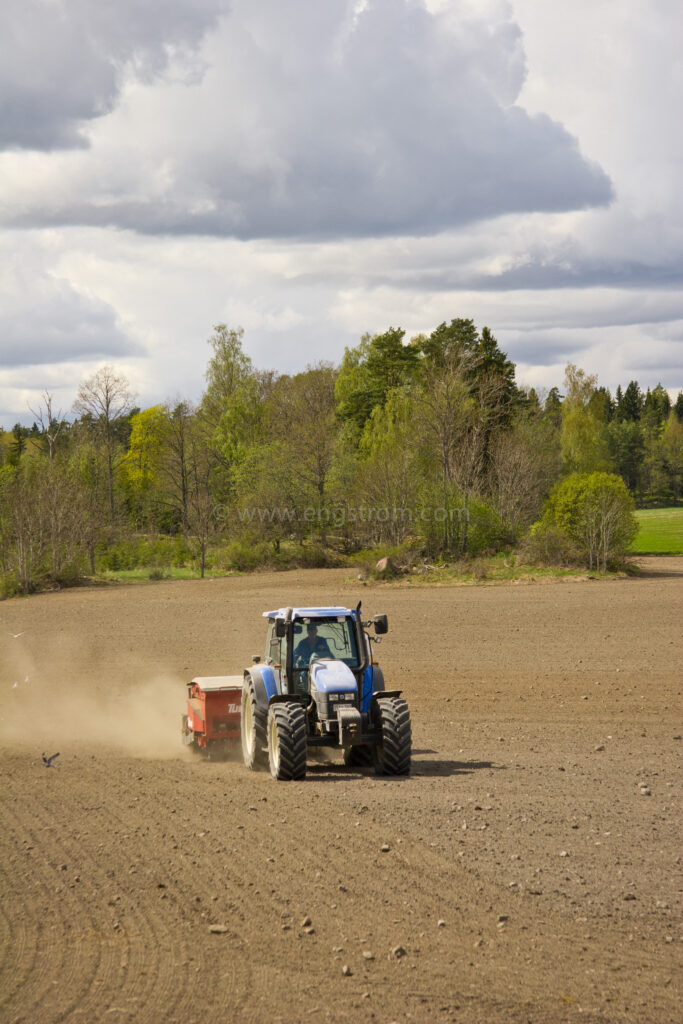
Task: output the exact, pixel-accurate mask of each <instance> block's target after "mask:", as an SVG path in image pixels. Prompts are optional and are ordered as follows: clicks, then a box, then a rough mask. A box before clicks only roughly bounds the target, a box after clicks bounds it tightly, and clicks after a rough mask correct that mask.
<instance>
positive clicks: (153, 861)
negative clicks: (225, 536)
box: [0, 558, 683, 1024]
mask: <svg viewBox="0 0 683 1024" xmlns="http://www.w3.org/2000/svg"><path fill="white" fill-rule="evenodd" d="M644 565H645V568H646V572H645V575H644V576H643V577H642V578H639V579H628V580H626V579H624V580H614V581H595V580H578V581H572V582H556V583H544V584H541V583H532V584H518V585H514V584H511V585H505V586H477V587H471V586H469V587H465V586H462V587H456V586H452V587H451V586H449V587H436V588H419V587H414V588H412V587H411V588H401V587H385V586H379V585H378V586H367V587H362V588H361V587H360V584H358V583H357V582H355V581H349V579H348V575H349V574H348V571H309V572H306V573H303V572H294V573H279V574H272V575H270V574H269V575H258V576H252V577H243V578H234V579H225V580H214V581H205V582H196V583H194V582H182V583H154V584H148V585H147V584H145V585H139V586H132V587H121V588H115V589H88V590H80V591H76V590H74V591H69V592H64V593H58V594H48V595H43V596H38V597H33V598H31V599H27V600H12V601H6V602H4V603H2V604H0V659H1V666H0V691H1V693H2V707H1V708H0V719H1V721H0V768H1V770H2V776H3V791H2V801H1V805H0V869H1V872H2V873H1V877H2V900H1V903H0V1021H2V1022H3V1024H4V1022H19V1021H21V1022H26V1024H53V1022H58V1021H69V1022H70V1021H81V1022H83V1024H93V1022H100V1021H107V1022H114V1024H118V1022H123V1021H128V1022H135V1024H171V1022H178V1024H189V1022H193V1021H194V1022H197V1024H200V1022H205V1021H221V1022H222V1021H235V1022H261V1021H264V1022H268V1024H271V1022H273V1024H274V1022H278V1021H282V1022H287V1024H290V1022H300V1021H348V1022H356V1021H368V1022H384V1024H390V1022H392V1021H400V1022H409V1021H413V1022H423V1021H424V1022H441V1021H444V1022H445V1021H457V1022H463V1024H471V1022H492V1024H503V1022H505V1024H516V1022H533V1024H555V1022H560V1021H562V1022H564V1021H567V1022H574V1021H589V1022H607V1021H624V1022H626V1021H628V1022H633V1024H644V1022H657V1024H663V1022H674V1021H676V1022H677V1021H679V1020H680V1006H681V993H680V977H681V974H680V966H681V949H682V948H683V947H682V945H681V939H682V929H681V903H680V895H681V871H680V855H681V842H680V841H681V828H680V825H681V815H680V802H679V801H680V783H681V773H680V761H681V745H682V741H681V733H682V731H683V722H682V721H681V701H680V682H681V664H682V663H683V659H682V657H681V655H682V651H681V630H680V624H681V611H682V609H683V601H682V600H681V599H682V597H683V586H682V584H683V559H680V558H678V559H677V558H668V559H666V558H662V559H657V560H649V561H648V560H644ZM359 596H361V597H362V598H363V602H364V608H365V611H366V613H367V614H374V613H378V612H386V613H387V614H388V616H389V634H388V635H387V637H386V638H385V639H384V642H383V643H382V645H381V647H380V648H379V650H378V655H379V658H380V661H381V663H382V666H383V668H384V674H385V678H386V680H387V685H388V686H390V687H392V688H393V687H396V688H402V689H403V691H404V694H405V696H406V697H407V699H408V701H409V703H410V707H411V712H412V718H413V747H414V749H413V771H412V774H411V776H410V777H409V778H406V779H397V780H392V779H383V778H379V777H375V776H374V775H373V774H372V772H371V770H369V769H367V770H366V769H363V770H349V769H345V768H343V766H342V765H341V763H340V759H336V760H333V761H331V762H329V763H320V764H311V765H309V773H308V777H307V779H306V780H305V781H304V782H301V783H275V782H273V781H272V780H271V778H270V776H269V775H268V774H266V773H249V772H247V771H246V769H244V768H243V766H242V764H241V763H240V762H239V761H237V760H235V761H227V762H218V761H206V760H202V759H199V758H196V757H193V756H192V755H191V754H190V753H188V752H186V751H183V750H182V749H181V747H180V715H181V712H182V710H183V707H184V699H185V687H184V683H185V682H186V681H187V680H188V679H190V678H191V677H192V676H193V675H221V674H233V673H239V672H240V671H241V669H242V668H243V666H244V665H246V664H248V662H249V658H250V655H251V654H252V653H254V652H258V653H262V645H263V637H264V623H263V620H262V619H261V617H260V613H261V612H262V611H264V610H266V609H269V608H273V607H280V606H282V605H286V604H312V605H326V604H355V603H356V601H357V600H358V597H359ZM15 634H20V635H15ZM43 751H45V752H46V753H47V754H53V753H55V752H57V751H59V754H60V756H59V757H58V758H57V759H56V761H55V763H54V765H53V766H52V767H51V768H45V767H44V765H43V763H42V759H41V753H42V752H43ZM383 847H388V849H383ZM309 919H310V922H309ZM216 926H218V927H219V929H220V930H218V931H212V930H211V929H212V927H214V928H215V927H216Z"/></svg>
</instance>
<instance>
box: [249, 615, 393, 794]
mask: <svg viewBox="0 0 683 1024" xmlns="http://www.w3.org/2000/svg"><path fill="white" fill-rule="evenodd" d="M263 614H264V618H266V619H267V620H268V631H267V635H266V649H265V655H264V657H263V659H261V658H260V657H255V658H254V663H253V664H252V666H251V667H250V668H248V669H246V670H245V673H244V682H243V685H242V707H241V723H240V724H241V736H242V753H243V755H244V763H245V765H246V766H247V768H251V769H252V770H257V769H259V768H266V767H267V766H269V767H270V773H271V775H272V776H273V778H274V779H303V778H304V777H305V775H306V758H307V755H308V752H309V750H314V749H315V748H319V747H336V748H337V749H340V748H341V749H342V750H343V753H344V762H345V763H346V764H347V765H354V766H358V767H360V766H364V765H374V768H375V771H376V772H377V774H380V775H408V773H409V772H410V755H411V742H412V741H411V728H410V712H409V710H408V705H407V704H406V702H405V700H403V698H402V697H401V691H400V690H385V688H384V677H383V675H382V670H381V669H380V667H379V665H378V664H377V663H376V662H375V660H374V659H373V656H372V646H373V644H378V643H379V642H380V639H381V636H382V634H384V633H386V632H387V628H388V626H387V617H386V615H376V616H375V617H374V618H373V619H370V620H368V621H366V622H363V620H362V618H361V606H360V603H359V604H358V607H357V608H279V609H277V610H276V611H271V612H264V613H263ZM370 628H372V629H373V630H374V635H371V634H370V633H369V632H368V630H369V629H370Z"/></svg>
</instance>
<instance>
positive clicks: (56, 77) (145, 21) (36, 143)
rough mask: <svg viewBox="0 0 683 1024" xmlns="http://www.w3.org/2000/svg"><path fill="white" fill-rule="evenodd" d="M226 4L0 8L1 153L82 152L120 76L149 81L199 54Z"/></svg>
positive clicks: (53, 1)
mask: <svg viewBox="0 0 683 1024" xmlns="http://www.w3.org/2000/svg"><path fill="white" fill-rule="evenodd" d="M222 7H223V0H165V2H164V3H163V5H160V4H159V3H158V0H115V2H102V0H2V3H1V4H0V149H38V150H52V149H65V148H66V149H70V148H78V147H83V146H85V145H87V139H86V137H85V136H84V134H83V126H84V124H86V123H87V122H88V121H90V120H91V119H93V118H96V117H99V116H100V115H102V114H105V113H107V112H108V111H110V110H112V109H113V107H114V106H115V104H116V101H117V98H118V94H119V89H120V86H121V81H122V75H123V73H124V71H128V72H130V73H132V74H134V75H135V76H137V77H139V78H142V79H146V78H149V77H150V76H153V75H154V74H155V73H157V72H159V71H161V70H162V69H163V68H164V67H165V66H166V64H167V62H168V60H169V57H170V55H171V54H172V53H174V52H176V51H183V50H187V49H190V50H191V49H192V48H194V47H196V46H197V44H198V43H199V41H200V40H201V38H202V36H203V35H204V33H205V31H206V30H207V28H208V27H210V26H211V25H213V24H215V21H216V18H217V16H218V14H219V12H220V10H221V9H222Z"/></svg>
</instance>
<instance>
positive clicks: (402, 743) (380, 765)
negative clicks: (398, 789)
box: [374, 697, 412, 775]
mask: <svg viewBox="0 0 683 1024" xmlns="http://www.w3.org/2000/svg"><path fill="white" fill-rule="evenodd" d="M377 709H378V725H379V727H380V729H381V732H382V739H381V741H380V742H379V743H378V744H377V746H376V747H375V749H374V761H375V772H376V774H377V775H409V774H410V754H411V748H412V733H411V728H410V711H409V710H408V705H407V704H406V702H405V701H404V700H403V698H402V697H380V698H378V700H377Z"/></svg>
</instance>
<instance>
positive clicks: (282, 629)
mask: <svg viewBox="0 0 683 1024" xmlns="http://www.w3.org/2000/svg"><path fill="white" fill-rule="evenodd" d="M275 636H277V637H279V638H280V639H282V637H283V636H287V623H286V622H285V620H284V619H276V620H275Z"/></svg>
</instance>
